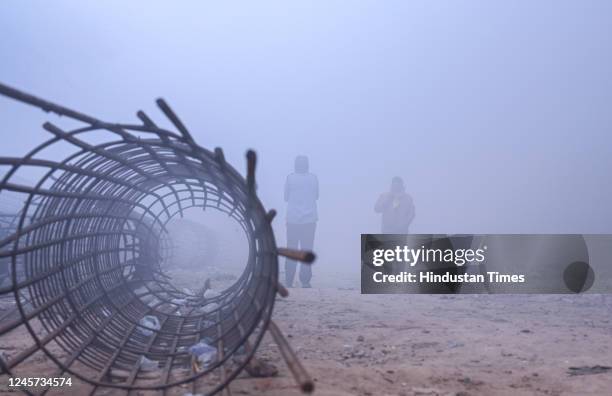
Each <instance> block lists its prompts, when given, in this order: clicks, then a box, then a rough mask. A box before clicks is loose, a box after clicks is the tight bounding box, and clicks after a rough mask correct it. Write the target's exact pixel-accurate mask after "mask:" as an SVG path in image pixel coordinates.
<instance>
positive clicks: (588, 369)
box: [567, 365, 612, 375]
mask: <svg viewBox="0 0 612 396" xmlns="http://www.w3.org/2000/svg"><path fill="white" fill-rule="evenodd" d="M610 370H612V367H608V366H599V365H597V366H580V367H570V368H569V369H568V370H567V373H568V374H569V375H591V374H602V373H607V372H608V371H610Z"/></svg>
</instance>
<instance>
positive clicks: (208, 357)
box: [189, 339, 217, 367]
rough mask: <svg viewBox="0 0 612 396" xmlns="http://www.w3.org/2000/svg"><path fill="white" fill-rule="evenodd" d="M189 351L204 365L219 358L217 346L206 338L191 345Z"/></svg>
mask: <svg viewBox="0 0 612 396" xmlns="http://www.w3.org/2000/svg"><path fill="white" fill-rule="evenodd" d="M189 353H190V354H192V355H193V356H195V357H196V358H197V359H198V362H200V363H201V364H202V365H204V367H207V366H209V365H211V364H213V363H214V362H215V361H216V360H217V348H215V347H213V346H211V345H209V344H208V343H206V340H205V339H201V340H200V342H198V343H197V344H195V345H192V346H191V347H189Z"/></svg>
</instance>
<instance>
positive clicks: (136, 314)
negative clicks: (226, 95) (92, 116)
mask: <svg viewBox="0 0 612 396" xmlns="http://www.w3.org/2000/svg"><path fill="white" fill-rule="evenodd" d="M162 105H163V103H162V104H161V105H160V107H162ZM162 109H163V107H162ZM141 118H142V119H143V120H144V121H145V122H144V123H143V125H123V124H106V123H101V122H91V123H90V125H87V126H85V127H82V128H80V129H76V130H73V131H70V132H64V131H62V130H60V129H59V128H57V127H56V126H54V125H52V124H49V123H47V124H45V125H44V128H45V129H46V130H47V131H49V132H51V133H52V134H53V137H52V138H51V139H50V140H48V141H46V142H45V143H43V144H41V145H40V146H38V147H36V148H35V149H34V150H32V151H31V152H30V153H28V154H27V155H26V156H25V157H23V158H21V157H19V158H9V157H2V158H0V169H1V170H2V171H3V172H2V173H0V175H2V178H1V179H0V200H1V199H2V195H3V194H9V193H10V194H12V195H13V196H14V195H18V196H19V197H20V199H21V200H22V201H23V202H24V204H23V208H22V210H21V211H20V213H19V217H18V222H17V224H16V229H15V230H14V232H12V233H11V234H10V235H8V236H5V237H4V238H3V239H1V240H0V260H3V261H4V262H5V263H6V264H7V266H8V268H9V271H8V273H9V277H10V279H9V281H8V282H5V283H4V284H1V285H0V294H4V295H7V294H11V295H13V296H14V298H15V302H16V307H17V311H18V315H15V316H14V317H12V318H10V319H7V320H5V321H3V322H2V323H0V336H2V337H3V339H4V340H8V339H10V334H11V333H14V332H17V331H21V332H27V334H28V335H29V337H30V338H31V341H32V342H31V343H30V346H29V347H28V348H25V349H23V350H21V351H19V353H17V354H14V355H13V356H10V357H8V358H7V357H6V356H5V357H4V359H3V357H2V356H0V369H1V370H2V371H3V372H4V373H5V374H8V375H11V376H16V375H20V371H19V370H20V366H21V365H22V363H23V362H26V361H28V359H29V358H30V357H31V356H32V355H34V354H37V353H41V351H42V353H43V354H44V355H45V356H46V357H45V360H47V361H48V362H50V364H51V366H52V367H53V369H52V371H50V372H49V373H48V375H46V376H49V377H51V376H60V375H70V376H71V377H74V379H75V380H78V381H80V383H82V384H83V386H86V387H89V388H90V392H92V393H95V392H96V391H97V390H100V389H104V388H121V389H124V390H132V389H157V390H169V389H170V388H173V387H175V386H177V385H181V384H185V383H188V382H193V383H194V384H195V382H197V383H198V389H199V390H198V392H199V393H215V392H217V391H219V390H220V389H223V387H224V386H225V385H227V384H228V383H229V381H231V380H232V379H233V378H234V377H235V376H236V375H237V374H238V373H239V372H240V370H241V369H242V368H243V366H244V365H245V364H246V362H247V361H248V359H250V357H251V355H252V354H253V353H254V351H255V349H256V347H257V345H258V344H259V342H260V340H261V337H262V336H263V332H264V331H265V330H266V328H267V325H268V322H269V320H270V316H271V313H272V308H273V304H274V298H275V293H276V291H277V277H278V274H277V272H278V262H277V261H278V259H277V248H276V245H275V240H274V235H273V233H272V229H271V226H270V219H269V217H267V216H266V212H265V210H264V208H263V206H262V204H261V202H260V201H259V199H258V198H257V196H256V195H255V192H254V180H253V179H252V176H251V180H249V178H250V176H247V177H246V178H245V177H243V176H241V175H240V174H239V173H238V172H237V171H236V170H235V169H233V168H232V167H231V166H230V165H229V164H228V163H226V162H225V160H224V157H223V153H222V151H221V150H219V149H217V150H215V151H214V152H211V151H208V150H206V149H204V148H202V147H200V146H198V145H197V144H195V143H194V141H193V139H192V138H191V136H190V135H189V134H188V133H180V134H179V133H174V132H171V131H168V130H164V129H161V128H159V127H157V126H156V125H154V124H153V123H152V122H151V121H150V120H148V118H147V117H146V116H145V115H144V114H142V113H141ZM179 126H180V124H179ZM56 148H57V150H56ZM66 148H69V150H70V151H71V153H70V154H68V155H66V156H65V159H64V160H63V161H56V160H53V159H50V158H49V157H50V153H54V152H55V151H54V150H56V151H57V152H60V151H62V150H64V151H65V150H66ZM247 157H248V162H249V164H250V171H253V172H254V163H255V156H254V153H252V152H249V154H248V155H247ZM26 170H28V171H29V170H32V172H38V173H37V174H39V175H40V177H39V178H38V179H37V180H36V181H35V182H33V183H31V184H24V183H23V182H22V180H23V179H22V178H19V179H18V180H19V181H16V180H15V177H14V176H15V175H17V174H20V173H22V171H26ZM26 173H27V172H26ZM193 207H197V208H202V209H204V210H218V211H221V212H224V213H226V214H227V215H228V216H229V217H231V218H233V219H234V220H235V221H236V222H238V223H239V224H240V226H241V227H242V229H243V230H244V232H245V233H246V236H247V240H248V243H249V254H248V260H247V263H246V266H245V270H244V272H243V273H242V275H241V276H240V277H239V278H238V280H237V281H236V282H235V283H234V284H233V286H231V287H229V288H227V289H225V290H224V291H222V292H221V293H214V294H212V293H206V288H207V285H206V284H205V282H202V289H200V290H198V291H197V292H192V293H191V292H188V291H186V290H184V289H182V288H179V287H176V286H174V285H173V284H172V283H171V280H170V279H169V277H168V276H167V274H166V273H165V272H164V270H163V265H162V264H163V262H164V257H166V256H167V254H168V252H167V245H168V243H169V242H168V237H167V235H166V224H167V223H168V222H169V221H170V220H171V219H173V218H175V217H176V216H180V215H182V213H183V212H184V211H185V210H186V209H188V208H193ZM25 301H27V303H25ZM198 344H199V345H200V346H201V345H205V346H206V347H211V348H212V350H214V354H213V355H214V357H213V358H212V359H211V360H209V361H206V362H202V361H200V360H199V359H198V356H197V353H194V350H193V348H194V346H195V347H197V346H198ZM152 370H153V371H155V375H152V373H151V371H152ZM21 374H24V373H23V372H21ZM30 376H31V375H30Z"/></svg>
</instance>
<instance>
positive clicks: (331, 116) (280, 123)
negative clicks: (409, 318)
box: [0, 0, 612, 286]
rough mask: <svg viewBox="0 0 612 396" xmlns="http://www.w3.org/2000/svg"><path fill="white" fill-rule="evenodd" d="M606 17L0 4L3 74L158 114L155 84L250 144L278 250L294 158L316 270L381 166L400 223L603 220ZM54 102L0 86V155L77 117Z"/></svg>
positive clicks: (95, 110) (238, 155) (332, 276)
mask: <svg viewBox="0 0 612 396" xmlns="http://www.w3.org/2000/svg"><path fill="white" fill-rule="evenodd" d="M611 16H612V3H611V2H608V1H605V0H600V1H597V0H593V1H586V2H578V1H551V0H543V1H537V2H533V1H527V0H525V1H513V2H507V1H484V0H483V1H436V2H428V1H410V2H408V1H391V0H387V1H384V2H381V1H349V0H346V1H319V2H310V1H299V2H298V1H296V2H285V1H258V2H231V3H230V2H216V3H213V2H197V1H183V2H172V3H171V2H161V1H131V2H124V1H105V2H80V1H54V2H44V1H28V2H20V1H16V0H15V1H3V2H2V3H1V4H0V37H1V39H0V81H2V82H3V83H5V84H8V85H12V86H14V87H17V88H19V89H22V90H25V91H26V92H29V93H32V94H35V95H37V96H39V97H42V98H45V99H49V100H51V101H55V102H57V103H60V104H63V105H65V106H67V107H71V108H74V109H76V110H79V111H82V112H84V113H87V114H91V115H94V116H96V117H98V118H101V119H103V120H108V121H117V122H129V121H134V122H137V119H136V116H135V113H136V111H137V110H139V109H142V110H144V111H145V112H147V113H148V114H149V115H150V116H151V117H152V118H153V119H154V120H155V121H156V122H159V123H160V124H161V125H164V126H169V125H168V123H167V121H165V119H164V118H165V117H163V116H162V115H161V114H160V112H159V111H158V110H157V108H156V106H155V103H154V100H155V99H156V98H158V97H163V98H165V99H166V100H167V101H168V102H169V103H170V105H171V106H172V107H173V109H174V110H175V111H176V112H177V114H178V115H179V116H180V117H181V119H182V120H183V122H184V123H185V125H187V127H188V128H189V129H190V131H191V133H192V135H193V136H194V137H195V139H196V141H197V142H198V143H199V144H200V145H202V146H204V147H207V148H213V147H215V146H220V147H222V148H223V149H224V150H225V153H226V158H227V159H228V161H230V162H231V163H232V164H233V165H234V166H235V167H236V168H237V169H239V170H240V171H242V172H244V169H245V160H244V154H245V152H246V150H247V149H249V148H253V149H254V150H256V151H257V153H258V155H259V164H258V193H259V195H260V198H261V199H262V201H263V203H264V205H265V206H266V207H267V208H276V209H277V210H279V216H278V217H277V219H276V220H275V223H274V226H275V230H276V233H277V240H278V244H279V245H280V246H283V245H284V244H285V214H284V211H285V203H284V200H283V185H284V183H285V179H286V176H287V175H288V174H289V173H290V172H292V171H293V161H294V158H295V156H296V155H300V154H303V155H307V156H308V157H309V158H310V168H311V171H312V172H313V173H315V174H317V176H318V178H319V182H320V199H319V222H318V226H317V234H316V237H315V250H316V251H317V253H318V254H319V260H318V261H317V264H316V267H315V268H314V279H313V285H314V286H317V284H319V285H320V284H322V283H324V282H330V281H338V283H337V284H338V285H340V284H344V283H342V282H344V281H347V282H348V281H349V280H350V282H349V283H351V284H352V280H354V279H358V276H359V265H360V264H359V254H360V251H359V244H360V238H359V235H360V233H376V232H379V230H380V218H379V216H378V215H377V214H376V213H374V210H373V207H374V203H375V202H376V199H377V198H378V196H379V194H380V193H382V192H384V191H386V190H388V189H389V185H390V181H391V178H392V177H393V176H401V177H403V178H404V180H405V184H406V188H407V191H408V193H409V194H410V195H411V196H412V197H413V199H414V203H415V206H416V218H415V220H414V223H413V225H412V227H411V232H417V233H611V232H612V207H611V202H612V187H611V185H610V170H611V169H612V156H611V155H610V153H612V135H611V134H610V132H611V131H610V129H611V126H612V111H610V103H612V55H611V54H612V25H611V24H610V17H611ZM56 118H57V117H55V116H53V115H47V114H45V113H43V112H41V111H39V110H37V109H34V108H32V107H29V106H25V105H23V104H20V103H17V102H14V101H11V100H8V99H6V98H3V97H0V122H1V124H0V128H1V129H0V136H1V139H0V155H11V156H16V155H23V154H25V153H26V152H27V151H29V149H31V148H32V147H33V146H34V145H35V144H37V143H38V142H41V141H42V140H44V139H47V138H48V137H49V136H48V133H47V132H45V131H43V130H42V129H41V128H40V125H41V124H42V123H43V122H44V121H46V120H51V121H54V122H57V123H58V124H59V125H67V124H69V125H73V126H74V125H77V124H71V123H70V122H67V121H65V120H64V121H58V120H57V119H56ZM55 155H58V156H60V155H61V153H56V154H55ZM58 159H59V158H58ZM20 176H21V177H24V178H28V177H31V178H33V179H36V176H34V175H31V176H29V175H20ZM0 205H4V206H0V211H2V210H10V208H7V207H6V206H7V205H8V206H10V205H11V203H7V202H3V203H0ZM209 228H213V229H214V225H210V226H209ZM243 239H244V238H238V239H237V243H238V244H243V242H244V241H243Z"/></svg>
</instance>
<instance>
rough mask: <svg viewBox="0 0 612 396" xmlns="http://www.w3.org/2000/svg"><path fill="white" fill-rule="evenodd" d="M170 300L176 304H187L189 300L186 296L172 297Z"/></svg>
mask: <svg viewBox="0 0 612 396" xmlns="http://www.w3.org/2000/svg"><path fill="white" fill-rule="evenodd" d="M170 302H171V303H172V304H176V305H185V304H186V303H187V300H186V299H184V298H175V299H172V300H171V301H170Z"/></svg>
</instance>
